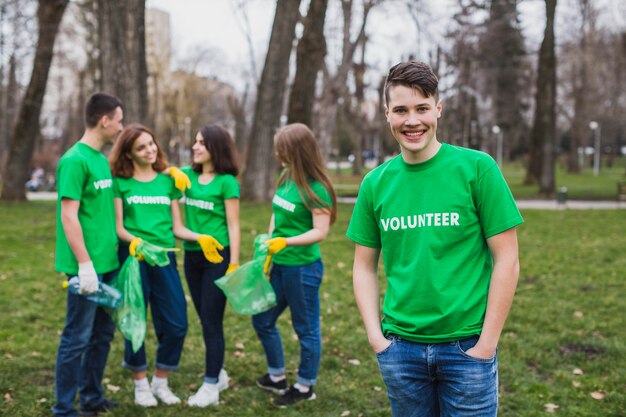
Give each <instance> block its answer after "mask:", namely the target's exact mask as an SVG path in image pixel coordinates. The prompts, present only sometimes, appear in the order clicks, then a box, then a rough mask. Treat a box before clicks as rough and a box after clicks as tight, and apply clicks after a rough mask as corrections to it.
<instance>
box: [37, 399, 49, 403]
mask: <svg viewBox="0 0 626 417" xmlns="http://www.w3.org/2000/svg"><path fill="white" fill-rule="evenodd" d="M37 402H38V403H39V404H43V403H46V402H48V399H47V398H40V399H38V400H37Z"/></svg>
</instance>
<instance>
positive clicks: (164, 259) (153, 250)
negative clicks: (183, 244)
mask: <svg viewBox="0 0 626 417" xmlns="http://www.w3.org/2000/svg"><path fill="white" fill-rule="evenodd" d="M135 250H136V251H137V254H139V255H141V256H143V260H144V261H146V262H147V263H148V264H149V265H150V266H155V265H158V266H166V265H169V264H170V258H169V256H167V253H168V252H177V251H178V250H179V249H176V248H171V249H166V248H162V247H160V246H157V245H153V244H152V243H150V242H146V241H145V240H143V239H142V241H141V242H140V243H139V245H137V249H135Z"/></svg>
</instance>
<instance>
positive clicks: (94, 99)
mask: <svg viewBox="0 0 626 417" xmlns="http://www.w3.org/2000/svg"><path fill="white" fill-rule="evenodd" d="M118 107H119V108H121V109H122V108H123V107H124V106H122V102H121V101H120V99H119V98H117V97H115V96H112V95H110V94H106V93H94V94H92V95H91V96H89V98H88V99H87V102H86V103H85V125H87V127H88V128H92V127H96V126H97V125H98V122H99V121H100V119H101V118H102V116H109V117H113V113H114V112H115V109H117V108H118Z"/></svg>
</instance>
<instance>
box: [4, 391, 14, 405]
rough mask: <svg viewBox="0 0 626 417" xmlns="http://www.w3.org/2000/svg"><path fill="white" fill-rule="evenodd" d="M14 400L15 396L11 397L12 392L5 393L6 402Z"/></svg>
mask: <svg viewBox="0 0 626 417" xmlns="http://www.w3.org/2000/svg"><path fill="white" fill-rule="evenodd" d="M12 401H13V397H11V393H10V392H7V393H6V394H4V402H5V403H10V402H12Z"/></svg>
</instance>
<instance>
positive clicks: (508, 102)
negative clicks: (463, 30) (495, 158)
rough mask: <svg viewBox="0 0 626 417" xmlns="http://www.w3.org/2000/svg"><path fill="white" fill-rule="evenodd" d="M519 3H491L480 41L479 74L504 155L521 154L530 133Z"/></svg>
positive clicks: (504, 0) (515, 0) (501, 0)
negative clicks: (527, 120) (526, 118)
mask: <svg viewBox="0 0 626 417" xmlns="http://www.w3.org/2000/svg"><path fill="white" fill-rule="evenodd" d="M517 3H518V0H493V1H492V2H491V5H490V9H489V18H488V20H487V22H486V26H485V29H486V30H485V32H484V35H483V36H482V38H481V41H480V57H479V59H480V61H479V65H480V68H481V71H480V72H481V75H482V77H484V83H485V93H486V95H487V96H488V97H490V98H491V99H492V100H491V103H492V105H491V110H492V112H491V113H492V116H491V120H490V122H491V123H492V124H495V125H497V126H499V128H500V129H501V131H502V133H501V134H502V135H503V137H504V138H506V140H505V141H504V144H503V147H504V148H505V152H504V155H505V156H506V155H510V151H511V150H512V149H514V148H515V149H517V150H518V151H519V149H520V147H521V146H522V144H521V142H522V139H523V133H524V132H526V131H528V128H527V126H525V123H524V118H523V111H524V98H525V97H524V92H525V91H526V89H524V88H523V86H524V85H525V84H524V83H523V81H524V71H525V65H524V58H525V55H526V51H525V48H524V39H523V37H522V32H521V29H520V24H519V19H518V12H517ZM529 98H530V97H529ZM507 159H508V158H507Z"/></svg>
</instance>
